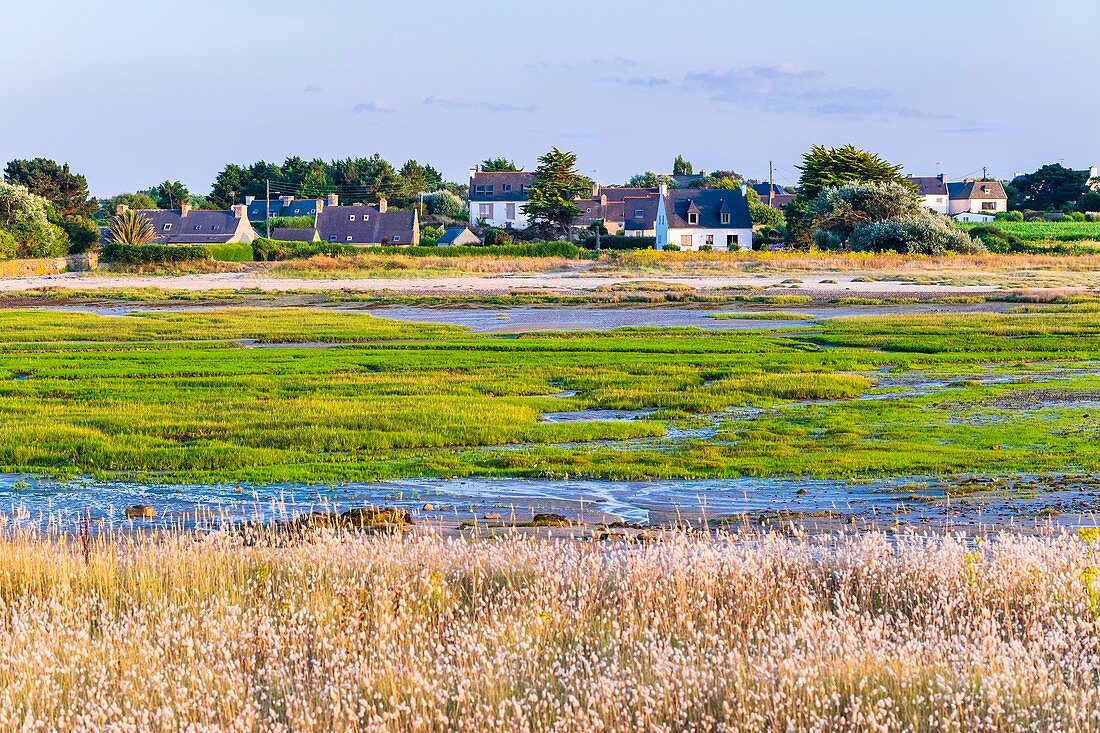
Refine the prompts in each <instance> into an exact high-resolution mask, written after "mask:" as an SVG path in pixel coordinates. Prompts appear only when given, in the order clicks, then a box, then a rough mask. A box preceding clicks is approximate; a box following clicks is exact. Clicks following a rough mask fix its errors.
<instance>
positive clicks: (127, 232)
mask: <svg viewBox="0 0 1100 733" xmlns="http://www.w3.org/2000/svg"><path fill="white" fill-rule="evenodd" d="M155 238H156V234H155V233H154V232H153V223H152V222H151V221H149V219H148V218H147V217H146V216H145V215H143V214H141V213H139V212H137V211H133V210H132V209H126V210H125V211H123V212H122V213H120V214H116V215H115V217H114V219H113V220H112V221H111V226H110V227H109V228H108V229H107V241H108V242H112V243H114V244H149V242H152V241H153V239H155Z"/></svg>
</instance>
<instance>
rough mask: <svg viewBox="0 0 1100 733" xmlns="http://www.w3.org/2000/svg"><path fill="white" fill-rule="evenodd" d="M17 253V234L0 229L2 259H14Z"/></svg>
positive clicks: (0, 256) (0, 255)
mask: <svg viewBox="0 0 1100 733" xmlns="http://www.w3.org/2000/svg"><path fill="white" fill-rule="evenodd" d="M16 253H17V243H16V241H15V235H14V234H12V233H11V232H9V231H5V230H4V229H0V260H14V259H15V256H16Z"/></svg>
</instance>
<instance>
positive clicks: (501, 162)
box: [481, 158, 520, 173]
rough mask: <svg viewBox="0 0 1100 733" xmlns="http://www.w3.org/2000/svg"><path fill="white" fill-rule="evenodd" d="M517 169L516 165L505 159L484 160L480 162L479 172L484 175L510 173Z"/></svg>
mask: <svg viewBox="0 0 1100 733" xmlns="http://www.w3.org/2000/svg"><path fill="white" fill-rule="evenodd" d="M519 169H520V168H519V166H518V165H516V164H515V163H513V162H512V161H510V160H508V159H507V158H486V159H485V160H483V161H481V170H483V171H485V172H486V173H511V172H515V171H518V170H519Z"/></svg>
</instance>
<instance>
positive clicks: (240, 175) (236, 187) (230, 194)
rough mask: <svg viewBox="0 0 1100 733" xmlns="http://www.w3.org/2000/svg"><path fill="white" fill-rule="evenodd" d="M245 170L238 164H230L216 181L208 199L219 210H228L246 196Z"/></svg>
mask: <svg viewBox="0 0 1100 733" xmlns="http://www.w3.org/2000/svg"><path fill="white" fill-rule="evenodd" d="M244 180H245V170H244V168H242V167H241V166H239V165H237V164H236V163H230V164H229V165H227V166H226V167H225V168H223V169H222V171H221V173H219V174H218V177H217V178H215V179H214V185H213V186H212V187H211V188H210V196H208V198H209V199H210V200H211V201H213V202H214V203H216V204H217V205H218V206H219V208H222V209H228V208H229V207H230V206H232V205H233V204H235V203H237V201H239V200H240V199H241V198H243V196H244V194H243V193H242V192H243V190H244Z"/></svg>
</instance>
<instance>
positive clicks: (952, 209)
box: [947, 199, 1008, 216]
mask: <svg viewBox="0 0 1100 733" xmlns="http://www.w3.org/2000/svg"><path fill="white" fill-rule="evenodd" d="M998 211H1008V199H951V203H950V206H949V208H948V211H947V213H948V214H950V215H951V216H955V215H956V214H962V213H967V212H969V213H974V214H989V215H990V216H993V215H995V214H996V213H997V212H998Z"/></svg>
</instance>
